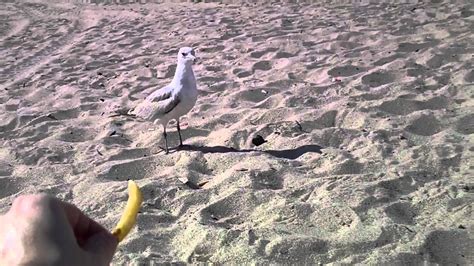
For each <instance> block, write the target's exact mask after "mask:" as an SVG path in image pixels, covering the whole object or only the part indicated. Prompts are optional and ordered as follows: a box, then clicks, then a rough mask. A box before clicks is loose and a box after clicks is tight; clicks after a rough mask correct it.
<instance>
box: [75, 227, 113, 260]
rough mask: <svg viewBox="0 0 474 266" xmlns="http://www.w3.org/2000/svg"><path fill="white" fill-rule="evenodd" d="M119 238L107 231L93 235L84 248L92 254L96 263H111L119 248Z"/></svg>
mask: <svg viewBox="0 0 474 266" xmlns="http://www.w3.org/2000/svg"><path fill="white" fill-rule="evenodd" d="M117 245H118V240H117V238H116V237H115V236H113V235H112V234H111V233H109V232H107V231H101V232H98V233H97V234H95V235H92V236H91V237H90V238H89V239H88V240H87V241H86V243H85V245H84V246H83V248H84V249H85V250H86V252H87V253H88V254H89V255H90V256H91V259H92V260H93V262H94V263H98V265H109V264H110V262H111V261H112V258H113V256H114V253H115V250H116V249H117Z"/></svg>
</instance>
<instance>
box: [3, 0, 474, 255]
mask: <svg viewBox="0 0 474 266" xmlns="http://www.w3.org/2000/svg"><path fill="white" fill-rule="evenodd" d="M432 2H433V3H425V4H371V5H366V6H360V5H334V4H328V3H326V4H314V5H305V4H299V5H290V4H282V5H273V6H270V5H235V6H232V5H218V4H183V5H180V6H170V5H155V4H146V5H106V6H95V5H79V4H77V5H75V4H71V3H68V4H44V3H40V2H38V1H36V2H34V3H33V2H31V3H29V2H24V1H22V2H20V1H7V3H5V4H2V5H1V6H0V20H1V21H0V65H1V68H0V138H1V140H0V141H1V145H0V198H1V199H0V211H6V210H7V209H8V208H9V204H10V202H11V201H12V199H13V198H14V197H15V196H17V195H19V194H21V193H32V192H39V191H42V192H47V193H50V194H53V195H56V196H58V197H60V198H62V199H65V200H68V201H71V202H73V203H75V204H77V205H78V206H79V207H80V208H81V209H83V210H84V211H85V212H86V213H87V214H88V215H90V216H92V217H94V218H95V219H97V220H98V221H99V222H101V223H102V224H103V225H104V226H106V227H107V228H112V227H113V225H114V224H115V223H116V222H117V221H118V219H119V217H120V214H121V211H122V208H123V206H124V204H125V201H126V199H127V193H126V180H127V179H129V178H133V179H136V180H137V181H138V184H139V185H140V186H141V187H142V188H143V193H144V196H145V202H144V205H143V208H142V211H141V214H140V216H139V221H138V226H137V228H135V229H134V230H133V232H132V233H131V235H129V237H128V238H127V239H126V241H125V242H124V243H123V244H121V245H120V247H119V249H118V252H117V254H116V257H115V259H114V263H115V264H122V263H128V262H135V263H138V262H139V263H146V262H150V261H155V262H190V263H197V262H202V261H206V262H218V263H223V262H233V263H251V262H257V263H296V262H298V263H308V264H314V263H330V262H334V263H363V264H367V263H377V264H382V263H398V264H407V263H415V264H420V263H423V262H431V263H439V264H447V263H454V264H456V263H457V264H469V263H472V262H473V260H474V258H473V254H472V250H474V248H473V245H474V244H473V234H472V232H473V222H472V221H473V220H472V206H473V205H472V202H473V195H472V193H473V179H472V178H473V175H474V171H473V166H472V162H473V157H472V153H473V151H474V147H473V137H474V135H473V133H474V113H473V109H474V101H473V96H474V86H473V83H474V72H473V54H474V43H473V31H472V29H473V28H474V25H473V24H474V23H473V21H474V9H473V4H472V2H471V3H469V2H470V1H466V2H459V1H458V2H457V3H448V1H445V2H442V1H432ZM185 45H189V46H193V47H196V49H197V55H198V56H199V60H200V61H199V64H197V65H196V66H195V68H194V69H195V72H196V74H197V76H198V81H199V89H200V95H199V100H198V103H197V104H196V106H195V108H194V109H193V110H192V111H191V113H189V114H188V115H187V117H185V118H183V123H182V128H183V129H184V131H183V133H184V134H183V137H184V139H185V143H186V144H188V146H186V147H184V149H181V150H176V149H174V150H173V151H172V153H171V154H170V155H168V156H165V155H164V153H163V152H162V151H161V149H160V148H159V145H161V144H162V137H161V132H162V129H161V128H160V127H156V126H154V125H153V124H152V123H147V122H139V121H136V120H134V119H131V118H129V117H124V116H114V117H110V116H111V115H112V114H113V113H114V112H117V111H126V110H127V109H129V108H130V107H132V106H133V105H134V104H136V103H138V101H139V100H140V99H142V98H144V97H145V96H146V95H147V94H148V93H149V92H150V91H152V90H153V89H155V88H159V87H161V86H164V85H166V84H167V83H168V82H169V81H170V79H171V77H172V75H173V72H174V68H175V56H176V52H177V50H178V48H179V47H181V46H185ZM169 131H170V134H169V138H170V145H171V146H173V147H176V145H177V144H178V137H177V133H176V130H175V126H172V125H171V126H169ZM256 134H260V135H262V136H263V137H264V138H265V139H266V140H268V142H267V143H265V144H263V145H261V146H258V147H255V146H253V145H252V144H251V139H252V137H254V136H255V135H256ZM196 188H199V189H196Z"/></svg>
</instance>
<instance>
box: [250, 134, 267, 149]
mask: <svg viewBox="0 0 474 266" xmlns="http://www.w3.org/2000/svg"><path fill="white" fill-rule="evenodd" d="M265 142H267V141H266V140H265V139H264V138H263V137H262V136H260V135H257V136H255V137H253V138H252V144H253V145H255V146H260V145H262V144H263V143H265Z"/></svg>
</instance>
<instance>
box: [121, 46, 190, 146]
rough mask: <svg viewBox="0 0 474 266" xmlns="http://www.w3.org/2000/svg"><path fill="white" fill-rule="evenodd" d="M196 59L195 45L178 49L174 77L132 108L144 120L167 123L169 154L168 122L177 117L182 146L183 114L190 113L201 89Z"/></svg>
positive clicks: (133, 112) (164, 127)
mask: <svg viewBox="0 0 474 266" xmlns="http://www.w3.org/2000/svg"><path fill="white" fill-rule="evenodd" d="M194 61H196V54H195V52H194V49H193V48H191V47H182V48H181V49H179V52H178V65H177V67H176V70H175V72H174V77H173V80H172V81H171V82H170V84H168V85H167V86H165V87H163V88H161V89H158V90H156V91H154V92H153V93H151V94H150V95H149V96H148V97H146V98H145V99H144V100H143V101H142V102H141V103H139V104H138V105H137V106H136V107H135V108H133V109H131V110H130V111H129V114H130V115H135V116H137V117H139V118H142V119H144V120H150V121H154V124H155V125H156V124H158V123H161V124H162V125H163V137H164V139H165V152H166V154H168V139H167V134H166V125H167V124H168V122H169V121H170V120H171V119H175V120H176V122H177V124H176V128H177V129H178V134H179V146H180V147H181V146H183V139H182V138H181V128H180V127H179V118H180V117H181V116H183V115H185V114H187V113H188V112H189V111H190V110H191V109H192V108H193V107H194V105H195V104H196V100H197V96H198V91H197V84H196V77H195V76H194V72H193V68H192V65H193V63H194Z"/></svg>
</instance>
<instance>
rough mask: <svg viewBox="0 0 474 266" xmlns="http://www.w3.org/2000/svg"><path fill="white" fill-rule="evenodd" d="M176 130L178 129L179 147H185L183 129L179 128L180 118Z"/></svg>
mask: <svg viewBox="0 0 474 266" xmlns="http://www.w3.org/2000/svg"><path fill="white" fill-rule="evenodd" d="M176 121H177V123H176V128H177V129H178V135H179V146H180V147H181V146H183V139H182V138H181V128H180V127H179V118H178V119H176Z"/></svg>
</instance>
